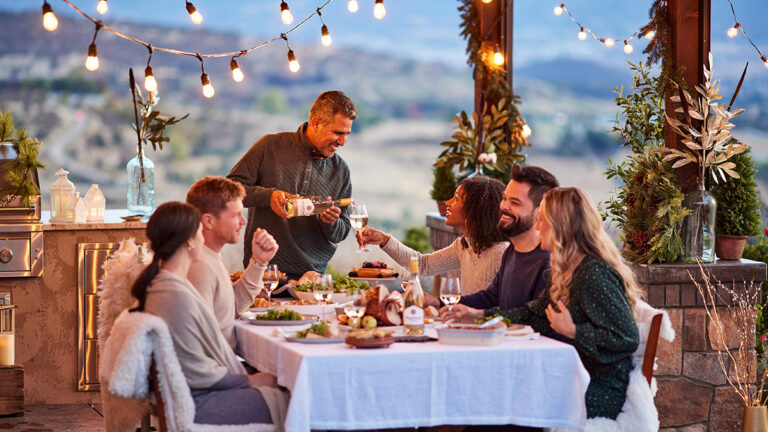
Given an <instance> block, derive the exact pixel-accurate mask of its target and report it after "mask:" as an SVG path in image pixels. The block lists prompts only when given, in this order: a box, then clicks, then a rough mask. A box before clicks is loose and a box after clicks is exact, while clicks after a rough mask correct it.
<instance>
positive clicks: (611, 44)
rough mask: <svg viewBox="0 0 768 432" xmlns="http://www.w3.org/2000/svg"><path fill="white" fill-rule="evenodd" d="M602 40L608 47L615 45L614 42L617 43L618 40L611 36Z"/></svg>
mask: <svg viewBox="0 0 768 432" xmlns="http://www.w3.org/2000/svg"><path fill="white" fill-rule="evenodd" d="M602 42H603V43H604V44H605V46H607V47H608V48H611V47H612V46H613V44H614V43H616V42H615V41H614V40H613V39H611V38H606V39H602Z"/></svg>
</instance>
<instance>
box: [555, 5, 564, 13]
mask: <svg viewBox="0 0 768 432" xmlns="http://www.w3.org/2000/svg"><path fill="white" fill-rule="evenodd" d="M564 7H565V3H560V6H555V10H554V12H555V16H560V15H562V14H563V8H564Z"/></svg>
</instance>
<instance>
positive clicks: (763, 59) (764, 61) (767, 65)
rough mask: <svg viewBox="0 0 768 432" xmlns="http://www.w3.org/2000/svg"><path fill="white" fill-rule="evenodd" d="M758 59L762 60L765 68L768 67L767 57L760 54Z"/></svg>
mask: <svg viewBox="0 0 768 432" xmlns="http://www.w3.org/2000/svg"><path fill="white" fill-rule="evenodd" d="M760 60H762V61H763V66H765V68H766V69H768V58H766V57H765V56H764V55H761V56H760Z"/></svg>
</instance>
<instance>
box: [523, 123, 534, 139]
mask: <svg viewBox="0 0 768 432" xmlns="http://www.w3.org/2000/svg"><path fill="white" fill-rule="evenodd" d="M531 133H532V132H531V127H530V126H528V123H523V131H522V135H523V138H528V137H529V136H531Z"/></svg>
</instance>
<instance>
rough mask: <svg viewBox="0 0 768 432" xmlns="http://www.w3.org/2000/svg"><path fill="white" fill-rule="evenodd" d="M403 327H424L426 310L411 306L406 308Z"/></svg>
mask: <svg viewBox="0 0 768 432" xmlns="http://www.w3.org/2000/svg"><path fill="white" fill-rule="evenodd" d="M403 325H404V326H406V327H409V326H423V325H424V309H422V308H420V307H418V306H416V305H411V306H408V307H407V308H405V310H404V311H403Z"/></svg>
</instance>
